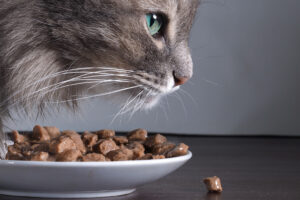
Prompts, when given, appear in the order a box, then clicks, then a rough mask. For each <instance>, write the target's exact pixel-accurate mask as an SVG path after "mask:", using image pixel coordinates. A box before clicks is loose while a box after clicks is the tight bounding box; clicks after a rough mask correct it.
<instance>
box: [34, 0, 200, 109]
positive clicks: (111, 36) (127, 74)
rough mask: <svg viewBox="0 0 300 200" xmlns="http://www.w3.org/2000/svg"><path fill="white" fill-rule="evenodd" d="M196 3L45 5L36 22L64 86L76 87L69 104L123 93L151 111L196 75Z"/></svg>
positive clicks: (142, 0)
mask: <svg viewBox="0 0 300 200" xmlns="http://www.w3.org/2000/svg"><path fill="white" fill-rule="evenodd" d="M198 3H199V0H85V1H83V0H72V1H71V0H65V1H47V0H41V1H40V3H39V5H38V6H39V9H36V12H35V13H34V15H35V18H36V20H35V21H34V23H35V26H36V27H38V29H39V30H42V32H43V33H44V35H46V37H47V41H48V44H47V45H48V47H49V48H50V49H51V50H53V51H54V52H55V54H56V56H57V57H58V60H59V62H60V63H62V65H61V69H60V70H61V72H64V73H65V75H66V76H65V79H64V80H61V81H65V82H66V83H70V84H69V85H70V87H71V85H72V87H73V89H72V90H70V91H71V92H70V91H69V93H70V94H68V95H67V96H66V99H68V98H73V99H76V98H78V99H81V98H85V97H81V96H80V97H78V96H76V95H78V94H79V93H84V95H87V96H102V95H106V94H121V95H122V96H123V97H125V98H123V99H125V100H126V99H128V100H127V104H132V105H133V104H139V107H151V106H152V105H154V104H155V103H156V102H158V100H159V99H160V97H162V96H163V95H165V94H168V93H171V92H173V91H175V90H177V89H178V88H179V86H180V85H182V84H184V83H185V82H186V81H187V80H188V79H190V78H191V76H192V73H193V63H192V59H191V55H190V51H189V47H188V40H189V32H190V29H191V27H192V23H193V19H194V16H195V13H196V10H197V7H198ZM74 78H75V79H74ZM76 78H77V79H76ZM72 80H73V82H72ZM68 81H69V82H68ZM74 88H75V89H74ZM64 89H66V88H64ZM72 92H75V93H76V95H74V94H72ZM135 106H136V105H135Z"/></svg>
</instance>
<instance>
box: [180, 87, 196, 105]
mask: <svg viewBox="0 0 300 200" xmlns="http://www.w3.org/2000/svg"><path fill="white" fill-rule="evenodd" d="M178 92H182V93H183V94H185V95H186V96H188V97H189V98H190V99H191V100H192V102H193V104H194V105H195V106H196V107H198V106H199V104H198V102H197V101H196V100H195V98H194V97H193V96H192V95H191V94H190V93H188V92H187V91H185V90H184V89H182V88H180V90H178Z"/></svg>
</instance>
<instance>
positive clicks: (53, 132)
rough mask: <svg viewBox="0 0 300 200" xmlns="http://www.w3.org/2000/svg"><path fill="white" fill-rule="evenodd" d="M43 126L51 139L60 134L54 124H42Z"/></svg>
mask: <svg viewBox="0 0 300 200" xmlns="http://www.w3.org/2000/svg"><path fill="white" fill-rule="evenodd" d="M44 128H45V129H46V130H47V131H48V134H49V136H50V138H51V139H52V138H56V137H58V136H60V131H59V129H58V128H56V127H55V126H44Z"/></svg>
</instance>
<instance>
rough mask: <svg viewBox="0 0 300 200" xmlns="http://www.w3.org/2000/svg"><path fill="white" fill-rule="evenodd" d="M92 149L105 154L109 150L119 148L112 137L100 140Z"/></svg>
mask: <svg viewBox="0 0 300 200" xmlns="http://www.w3.org/2000/svg"><path fill="white" fill-rule="evenodd" d="M93 149H94V151H96V152H98V153H102V154H103V155H106V154H107V153H108V152H110V151H114V150H117V149H119V147H118V146H117V145H116V143H115V142H114V141H113V140H112V139H108V140H102V141H100V142H99V143H98V144H96V145H95V146H94V147H93Z"/></svg>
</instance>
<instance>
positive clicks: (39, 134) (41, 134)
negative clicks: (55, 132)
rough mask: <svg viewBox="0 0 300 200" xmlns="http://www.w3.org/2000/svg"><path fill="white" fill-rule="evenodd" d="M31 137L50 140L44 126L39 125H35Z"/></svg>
mask: <svg viewBox="0 0 300 200" xmlns="http://www.w3.org/2000/svg"><path fill="white" fill-rule="evenodd" d="M32 137H33V138H34V139H35V140H38V141H49V140H50V136H49V134H48V131H47V130H46V129H45V128H44V127H41V126H39V125H36V126H35V127H34V128H33V134H32Z"/></svg>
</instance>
